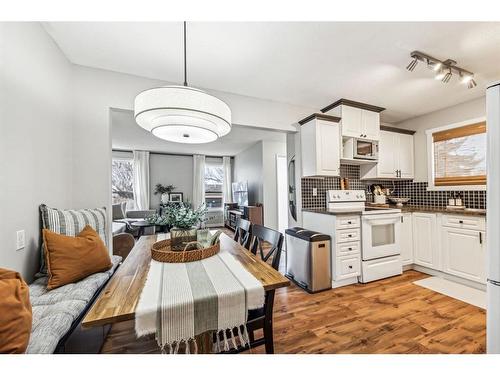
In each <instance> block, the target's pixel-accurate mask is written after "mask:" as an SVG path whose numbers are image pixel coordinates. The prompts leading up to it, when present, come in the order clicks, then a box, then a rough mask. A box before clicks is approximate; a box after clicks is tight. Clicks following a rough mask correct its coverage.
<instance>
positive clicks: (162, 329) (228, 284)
mask: <svg viewBox="0 0 500 375" xmlns="http://www.w3.org/2000/svg"><path fill="white" fill-rule="evenodd" d="M160 237H161V236H160V235H159V236H158V240H161V239H163V238H160ZM264 298H265V297H264V288H263V287H262V284H261V283H260V282H259V281H258V280H257V279H256V278H255V277H254V276H253V275H251V274H250V273H249V272H248V271H247V270H246V269H245V268H244V267H243V266H242V265H241V263H240V262H238V261H237V260H236V259H235V258H234V257H233V256H232V255H231V254H230V253H227V252H220V253H219V254H217V255H215V256H213V257H210V258H207V259H203V260H201V261H197V262H189V263H162V262H157V261H155V260H151V266H150V269H149V273H148V277H147V280H146V283H145V285H144V289H143V290H142V294H141V297H140V299H139V303H138V305H137V308H136V312H135V330H136V334H137V336H138V337H141V336H144V335H148V334H152V333H155V334H156V340H157V342H158V345H159V346H160V348H161V349H162V351H163V352H170V353H176V352H177V351H178V349H179V345H180V344H181V343H185V344H186V345H185V346H186V352H187V353H189V352H191V351H194V352H197V347H196V340H195V336H197V335H199V334H201V333H204V332H207V331H212V330H215V331H217V332H222V333H223V337H224V340H223V341H222V342H219V341H217V343H216V344H215V347H214V351H215V352H219V351H223V350H229V349H230V347H231V346H233V347H234V348H236V345H237V344H236V340H235V338H234V337H232V338H228V337H227V336H226V330H227V329H237V330H238V336H239V339H240V344H241V345H247V344H248V342H249V338H248V333H247V331H246V325H245V323H246V322H247V312H248V310H252V309H258V308H262V307H263V306H264ZM216 336H217V340H218V338H219V335H216Z"/></svg>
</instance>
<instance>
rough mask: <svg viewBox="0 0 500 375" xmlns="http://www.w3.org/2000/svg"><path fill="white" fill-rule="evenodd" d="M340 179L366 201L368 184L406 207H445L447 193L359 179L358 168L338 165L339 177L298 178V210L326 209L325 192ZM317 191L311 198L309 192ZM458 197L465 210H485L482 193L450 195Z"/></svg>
mask: <svg viewBox="0 0 500 375" xmlns="http://www.w3.org/2000/svg"><path fill="white" fill-rule="evenodd" d="M340 178H348V179H349V189H351V190H365V191H366V200H367V201H368V202H373V195H372V194H371V192H370V191H369V190H368V186H369V185H372V184H376V185H381V186H382V187H384V188H389V189H394V193H393V195H394V196H397V197H407V198H410V201H409V202H408V204H409V205H415V206H427V207H445V206H446V205H447V204H448V198H449V196H450V193H451V192H450V191H427V182H413V181H408V180H404V181H394V182H392V181H385V180H370V181H361V180H360V179H359V166H357V165H341V166H340V177H312V178H311V177H304V178H302V207H303V208H304V209H317V208H325V207H326V191H327V190H336V189H340ZM314 188H316V189H318V191H317V195H316V196H313V189H314ZM454 193H459V194H460V195H461V196H462V199H463V201H464V204H465V206H466V207H468V208H482V209H485V208H486V191H454Z"/></svg>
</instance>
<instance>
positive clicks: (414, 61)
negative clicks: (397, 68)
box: [406, 57, 418, 72]
mask: <svg viewBox="0 0 500 375" xmlns="http://www.w3.org/2000/svg"><path fill="white" fill-rule="evenodd" d="M417 64H418V59H417V58H416V57H415V58H413V60H412V61H410V63H409V64H408V66H407V67H406V70H408V71H409V72H413V69H415V67H416V66H417Z"/></svg>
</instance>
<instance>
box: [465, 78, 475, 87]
mask: <svg viewBox="0 0 500 375" xmlns="http://www.w3.org/2000/svg"><path fill="white" fill-rule="evenodd" d="M476 86H477V84H476V81H474V78H471V79H470V80H469V82H467V88H469V89H473V88H474V87H476Z"/></svg>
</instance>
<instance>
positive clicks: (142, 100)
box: [134, 86, 231, 143]
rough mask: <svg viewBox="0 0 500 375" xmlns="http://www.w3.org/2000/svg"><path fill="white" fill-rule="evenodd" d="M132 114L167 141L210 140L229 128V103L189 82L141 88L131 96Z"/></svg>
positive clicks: (154, 133) (192, 141) (199, 141)
mask: <svg viewBox="0 0 500 375" xmlns="http://www.w3.org/2000/svg"><path fill="white" fill-rule="evenodd" d="M134 116H135V120H136V122H137V124H138V125H139V126H141V127H142V128H144V129H146V130H147V131H150V132H151V133H153V135H155V136H157V137H159V138H161V139H164V140H167V141H171V142H179V143H207V142H213V141H215V140H217V139H218V138H219V137H222V136H224V135H226V134H227V133H229V132H230V131H231V110H230V109H229V106H228V105H227V104H226V103H224V102H223V101H222V100H220V99H218V98H216V97H214V96H212V95H209V94H207V93H206V92H204V91H202V90H198V89H195V88H192V87H189V86H164V87H156V88H152V89H149V90H146V91H143V92H141V93H140V94H139V95H137V97H136V98H135V103H134Z"/></svg>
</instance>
